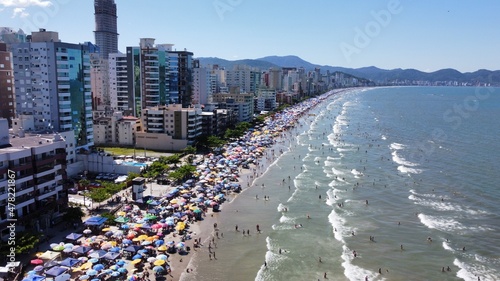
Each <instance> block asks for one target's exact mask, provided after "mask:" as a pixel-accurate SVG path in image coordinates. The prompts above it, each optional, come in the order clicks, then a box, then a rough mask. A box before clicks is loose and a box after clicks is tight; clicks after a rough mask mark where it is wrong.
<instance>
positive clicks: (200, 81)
mask: <svg viewBox="0 0 500 281" xmlns="http://www.w3.org/2000/svg"><path fill="white" fill-rule="evenodd" d="M213 78H214V76H212V75H211V74H210V70H209V69H207V68H205V67H199V66H198V67H196V66H195V67H194V68H193V97H192V102H193V104H207V103H209V102H210V101H211V100H212V93H213V92H212V87H213V86H214V84H215V83H214V82H212V79H213Z"/></svg>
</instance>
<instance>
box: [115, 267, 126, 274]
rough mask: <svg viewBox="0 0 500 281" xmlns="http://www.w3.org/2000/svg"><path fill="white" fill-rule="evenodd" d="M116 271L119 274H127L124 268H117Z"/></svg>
mask: <svg viewBox="0 0 500 281" xmlns="http://www.w3.org/2000/svg"><path fill="white" fill-rule="evenodd" d="M117 271H118V272H120V273H127V272H128V270H127V269H126V268H124V267H120V268H118V270H117Z"/></svg>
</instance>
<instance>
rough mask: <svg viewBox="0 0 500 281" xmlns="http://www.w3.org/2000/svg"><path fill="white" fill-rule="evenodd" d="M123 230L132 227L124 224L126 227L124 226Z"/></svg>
mask: <svg viewBox="0 0 500 281" xmlns="http://www.w3.org/2000/svg"><path fill="white" fill-rule="evenodd" d="M121 228H122V229H129V228H130V226H129V225H128V224H124V225H122V226H121Z"/></svg>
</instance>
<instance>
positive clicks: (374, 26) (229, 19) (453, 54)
mask: <svg viewBox="0 0 500 281" xmlns="http://www.w3.org/2000/svg"><path fill="white" fill-rule="evenodd" d="M93 2H94V1H91V0H0V26H7V27H11V28H14V29H18V28H22V29H23V30H24V31H25V32H26V33H30V32H31V31H37V30H38V29H39V28H45V29H46V30H49V31H58V32H59V38H60V39H61V40H62V41H64V42H69V43H82V42H85V41H90V42H95V40H94V34H93V30H94V28H95V23H94V7H93ZM115 2H116V4H117V6H118V8H117V10H118V33H119V34H120V35H119V39H118V40H119V50H120V51H121V52H124V51H125V48H126V47H127V46H137V45H138V42H139V39H140V38H156V43H172V44H175V46H174V48H175V49H177V50H184V49H187V50H188V51H191V52H193V53H194V56H195V57H219V58H223V59H228V60H237V59H256V58H261V57H264V56H270V55H278V56H285V55H296V56H299V57H301V58H302V59H304V60H306V61H309V62H311V63H314V64H319V65H331V66H342V67H350V68H359V67H366V66H376V67H379V68H383V69H394V68H403V69H408V68H413V69H418V70H421V71H426V72H431V71H435V70H438V69H443V68H455V69H457V70H459V71H461V72H472V71H475V70H478V69H489V70H498V69H500V54H499V50H500V28H499V27H500V17H499V16H498V11H500V1H498V0H484V1H468V0H462V1H455V0H440V1H434V0H407V1H404V0H400V1H399V0H372V1H368V0H366V1H361V0H351V1H347V0H346V1H340V0H339V1H334V0H115Z"/></svg>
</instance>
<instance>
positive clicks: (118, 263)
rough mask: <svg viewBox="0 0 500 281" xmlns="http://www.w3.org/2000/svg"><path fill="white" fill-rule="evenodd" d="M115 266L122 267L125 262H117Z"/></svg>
mask: <svg viewBox="0 0 500 281" xmlns="http://www.w3.org/2000/svg"><path fill="white" fill-rule="evenodd" d="M116 265H119V266H124V265H125V261H124V260H119V261H117V262H116Z"/></svg>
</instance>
